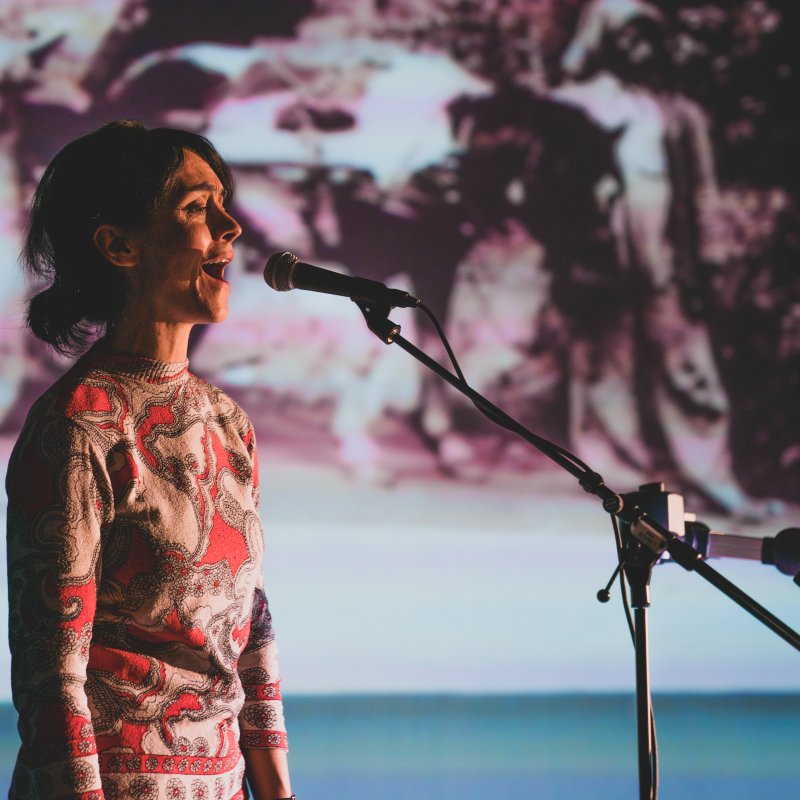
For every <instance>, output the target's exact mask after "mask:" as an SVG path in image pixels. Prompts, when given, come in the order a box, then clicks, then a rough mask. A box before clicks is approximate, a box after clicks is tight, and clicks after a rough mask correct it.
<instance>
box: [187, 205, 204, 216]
mask: <svg viewBox="0 0 800 800" xmlns="http://www.w3.org/2000/svg"><path fill="white" fill-rule="evenodd" d="M205 212H206V207H205V206H204V205H203V204H202V203H192V204H191V205H189V206H186V213H187V214H189V216H197V215H198V214H205Z"/></svg>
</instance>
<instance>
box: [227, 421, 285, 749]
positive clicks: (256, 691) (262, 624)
mask: <svg viewBox="0 0 800 800" xmlns="http://www.w3.org/2000/svg"><path fill="white" fill-rule="evenodd" d="M245 441H246V442H247V444H248V448H249V449H250V451H251V456H252V459H253V498H254V501H255V505H256V508H258V505H259V484H258V455H257V453H256V446H255V436H254V434H253V432H252V429H251V431H250V432H249V434H248V435H247V437H246V439H245ZM237 668H238V671H239V677H240V679H241V681H242V687H243V688H244V693H245V701H244V705H243V706H242V710H241V712H240V713H239V729H240V740H239V744H240V747H241V749H242V750H252V749H256V748H264V747H266V748H280V749H283V750H285V749H287V743H286V725H285V723H284V718H283V700H282V698H281V676H280V665H279V662H278V644H277V642H276V641H275V634H274V632H273V629H272V615H271V614H270V612H269V603H268V601H267V596H266V594H265V593H264V569H263V564H262V565H260V566H259V568H258V577H257V579H256V586H255V590H254V592H253V607H252V611H251V615H250V634H249V638H248V641H247V644H246V645H245V648H244V650H243V651H242V655H241V656H240V658H239V662H238V667H237Z"/></svg>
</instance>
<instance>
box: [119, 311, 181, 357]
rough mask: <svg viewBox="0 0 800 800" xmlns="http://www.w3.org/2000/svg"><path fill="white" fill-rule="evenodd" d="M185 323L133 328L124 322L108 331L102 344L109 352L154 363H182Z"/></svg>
mask: <svg viewBox="0 0 800 800" xmlns="http://www.w3.org/2000/svg"><path fill="white" fill-rule="evenodd" d="M192 327H193V326H192V325H191V324H188V323H165V322H149V323H147V324H144V325H136V324H135V323H130V322H128V321H126V320H125V319H122V320H120V321H119V322H117V323H116V324H115V325H114V326H113V327H110V328H109V331H108V334H107V335H106V342H107V343H108V346H109V347H110V348H111V349H112V350H116V351H117V352H120V353H133V354H135V355H139V356H145V357H146V358H152V359H154V360H156V361H169V362H176V361H185V360H186V358H187V353H188V351H189V334H190V332H191V330H192Z"/></svg>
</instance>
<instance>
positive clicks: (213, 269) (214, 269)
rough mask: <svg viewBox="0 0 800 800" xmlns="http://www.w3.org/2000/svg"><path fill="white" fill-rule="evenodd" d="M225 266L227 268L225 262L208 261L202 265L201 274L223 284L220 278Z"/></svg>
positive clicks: (222, 279)
mask: <svg viewBox="0 0 800 800" xmlns="http://www.w3.org/2000/svg"><path fill="white" fill-rule="evenodd" d="M227 266H228V262H227V261H208V262H207V263H205V264H203V265H202V269H203V272H205V273H206V275H209V276H210V277H212V278H214V280H217V281H223V282H224V281H225V279H224V278H223V277H222V276H223V274H224V273H225V267H227Z"/></svg>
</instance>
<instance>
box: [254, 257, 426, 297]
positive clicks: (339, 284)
mask: <svg viewBox="0 0 800 800" xmlns="http://www.w3.org/2000/svg"><path fill="white" fill-rule="evenodd" d="M264 280H265V281H266V282H267V284H268V285H269V286H271V287H272V288H273V289H274V290H275V291H276V292H288V291H290V290H291V289H305V290H306V291H309V292H322V293H323V294H336V295H339V296H340V297H349V298H350V299H351V300H353V301H355V302H362V303H381V304H383V303H386V304H388V305H389V306H391V307H392V308H414V307H416V306H418V305H419V304H420V301H419V300H418V299H417V298H416V297H414V296H413V295H411V294H409V293H408V292H404V291H403V290H402V289H390V288H389V287H388V286H385V285H384V284H382V283H380V282H379V281H373V280H369V279H368V278H357V277H355V276H353V275H342V274H341V273H340V272H334V271H333V270H329V269H323V268H322V267H315V266H314V265H313V264H306V263H305V262H304V261H300V260H299V259H298V258H297V256H296V255H294V254H293V253H273V254H272V255H271V256H270V257H269V259H268V260H267V266H266V267H264Z"/></svg>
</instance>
